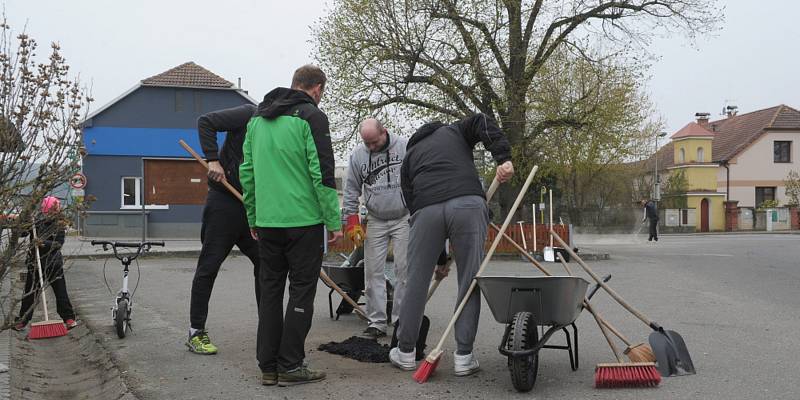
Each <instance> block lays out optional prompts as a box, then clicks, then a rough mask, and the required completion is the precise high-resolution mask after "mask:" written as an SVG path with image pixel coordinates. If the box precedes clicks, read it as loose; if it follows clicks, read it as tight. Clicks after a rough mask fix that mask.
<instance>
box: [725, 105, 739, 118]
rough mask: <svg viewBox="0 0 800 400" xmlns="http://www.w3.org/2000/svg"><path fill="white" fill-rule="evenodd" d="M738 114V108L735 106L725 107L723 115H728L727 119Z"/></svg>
mask: <svg viewBox="0 0 800 400" xmlns="http://www.w3.org/2000/svg"><path fill="white" fill-rule="evenodd" d="M738 113H739V107H737V106H726V107H725V114H726V115H728V118H730V117H733V116H735V115H736V114H738Z"/></svg>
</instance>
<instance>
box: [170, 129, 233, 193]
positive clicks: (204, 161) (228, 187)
mask: <svg viewBox="0 0 800 400" xmlns="http://www.w3.org/2000/svg"><path fill="white" fill-rule="evenodd" d="M178 143H180V145H181V147H183V148H184V149H185V150H186V151H188V152H189V154H191V155H192V157H194V159H195V160H197V162H199V163H200V164H201V165H202V166H204V167H205V168H206V169H208V163H207V162H206V160H204V159H203V157H200V154H197V152H195V151H194V149H192V147H191V146H189V145H188V144H186V142H184V141H183V139H181V140H179V141H178ZM221 183H222V184H223V185H224V186H225V187H226V188H227V189H228V191H230V192H231V194H233V195H234V196H236V198H237V199H239V200H241V201H244V200H243V199H242V194H241V193H239V191H238V190H236V188H234V187H233V185H231V184H230V183H228V180H227V179H225V178H222V181H221Z"/></svg>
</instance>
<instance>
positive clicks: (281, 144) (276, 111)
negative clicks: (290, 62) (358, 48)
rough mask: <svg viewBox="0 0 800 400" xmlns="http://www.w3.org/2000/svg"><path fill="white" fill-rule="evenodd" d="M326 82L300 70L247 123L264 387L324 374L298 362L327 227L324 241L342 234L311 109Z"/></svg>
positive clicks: (330, 159) (325, 138)
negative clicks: (285, 299)
mask: <svg viewBox="0 0 800 400" xmlns="http://www.w3.org/2000/svg"><path fill="white" fill-rule="evenodd" d="M325 81H326V77H325V73H323V72H322V70H320V69H319V68H318V67H316V66H313V65H305V66H302V67H300V68H298V69H297V71H295V73H294V77H293V78H292V88H291V89H287V88H277V89H275V90H273V91H271V92H269V93H267V95H266V96H264V101H263V102H261V104H259V105H258V110H257V111H256V113H255V115H254V116H253V118H252V119H251V120H250V122H249V123H248V125H247V137H246V138H245V141H244V146H243V152H244V162H243V163H242V165H241V166H240V167H239V177H240V180H241V183H242V190H243V195H244V204H245V209H246V211H247V221H248V223H249V224H250V231H251V234H252V235H253V238H255V239H257V240H258V250H259V257H260V259H261V265H260V271H259V275H258V279H259V284H260V287H261V301H260V303H259V310H258V340H257V344H256V352H257V353H258V354H257V358H258V365H259V367H260V368H261V372H262V383H263V384H264V385H274V384H279V385H281V386H291V385H297V384H301V383H310V382H317V381H320V380H323V379H325V373H324V372H318V371H314V370H311V369H309V368H308V367H307V365H305V363H304V362H303V359H304V358H305V340H306V335H308V331H309V329H310V328H311V319H312V316H313V313H314V296H315V294H316V291H317V279H318V277H319V272H320V268H321V267H322V253H323V248H324V240H325V231H326V230H327V231H328V232H330V234H331V235H330V237H331V239H330V240H329V242H330V243H332V242H334V241H336V240H337V239H338V238H340V237H342V232H341V213H340V211H339V198H338V195H337V193H336V181H335V180H334V175H333V171H334V156H333V148H332V146H331V137H330V130H329V127H328V117H327V116H326V115H325V113H323V112H322V111H320V109H319V108H317V104H319V101H320V98H321V97H322V92H323V91H324V89H325ZM287 276H288V278H289V302H288V304H287V306H286V312H285V317H284V310H283V293H284V289H285V285H286V278H287Z"/></svg>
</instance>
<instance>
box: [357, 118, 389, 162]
mask: <svg viewBox="0 0 800 400" xmlns="http://www.w3.org/2000/svg"><path fill="white" fill-rule="evenodd" d="M358 133H359V134H361V140H362V141H364V145H365V146H367V149H369V151H371V152H373V153H374V152H378V151H381V150H383V147H384V146H386V141H387V140H388V139H389V132H387V131H386V128H384V127H383V124H381V122H380V121H378V120H377V119H375V118H367V119H365V120H363V121H361V123H360V124H359V125H358Z"/></svg>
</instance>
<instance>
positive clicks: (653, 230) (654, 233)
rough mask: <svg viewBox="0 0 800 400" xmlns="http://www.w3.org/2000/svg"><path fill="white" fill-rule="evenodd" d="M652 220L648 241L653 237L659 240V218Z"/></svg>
mask: <svg viewBox="0 0 800 400" xmlns="http://www.w3.org/2000/svg"><path fill="white" fill-rule="evenodd" d="M649 221H650V237H648V238H647V240H648V241H651V240H653V239H655V240H658V220H657V219H651V220H649Z"/></svg>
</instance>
